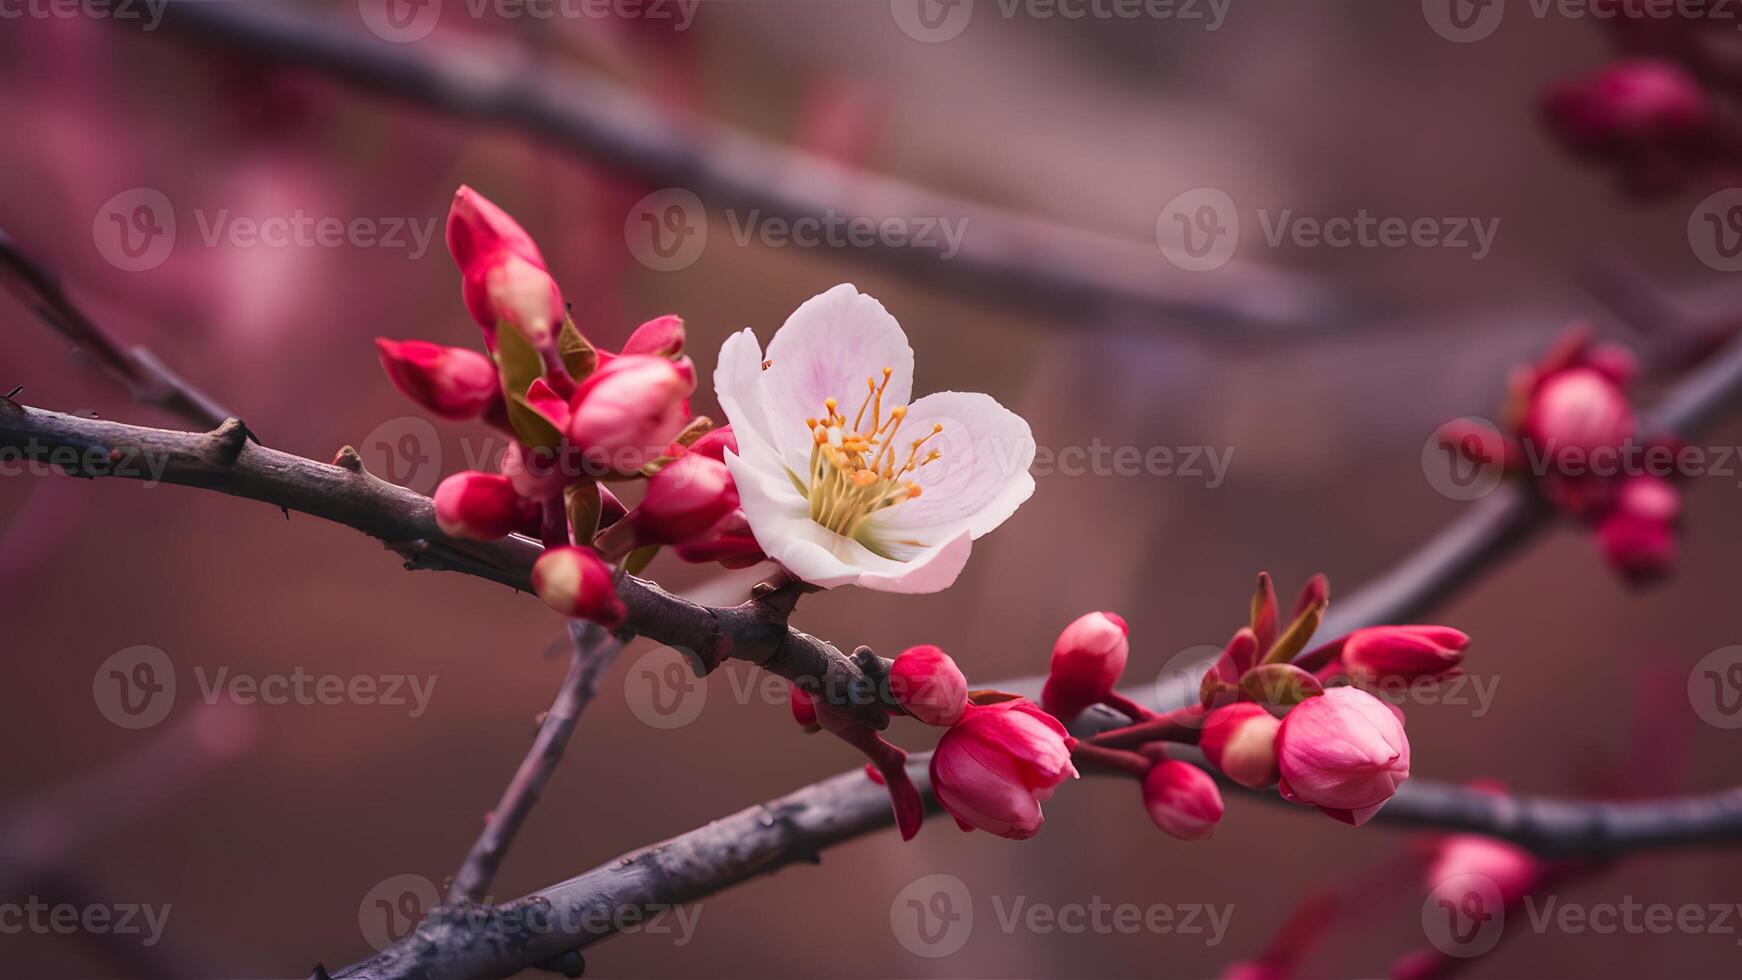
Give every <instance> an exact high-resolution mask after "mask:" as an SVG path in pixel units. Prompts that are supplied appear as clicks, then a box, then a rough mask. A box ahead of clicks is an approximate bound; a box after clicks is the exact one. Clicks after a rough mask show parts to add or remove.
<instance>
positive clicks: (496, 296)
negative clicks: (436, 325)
mask: <svg viewBox="0 0 1742 980" xmlns="http://www.w3.org/2000/svg"><path fill="white" fill-rule="evenodd" d="M461 291H462V294H463V296H464V298H465V300H466V308H467V310H469V311H470V312H471V314H472V319H474V320H476V321H477V322H478V325H479V326H482V327H484V329H485V331H486V332H487V333H489V334H491V335H492V336H494V334H495V331H496V325H497V323H499V322H501V321H504V320H505V321H507V322H508V323H511V324H513V325H514V326H515V327H517V328H519V330H520V333H521V335H522V336H524V337H525V338H526V340H527V342H528V343H530V344H531V345H532V346H533V347H535V348H537V349H538V350H540V351H544V350H548V349H552V348H553V347H554V345H555V343H556V333H557V329H558V328H559V327H561V326H562V322H563V318H564V317H565V316H566V315H567V314H566V312H565V311H564V309H563V294H562V290H560V289H558V288H557V285H556V280H555V279H552V278H551V277H550V273H548V272H546V271H544V269H543V268H541V267H539V266H536V265H533V264H532V263H531V262H528V261H527V260H525V259H523V258H521V257H520V256H518V255H514V254H513V253H510V252H501V253H498V257H497V259H496V260H494V261H491V262H488V263H485V264H482V265H478V266H474V267H473V268H472V269H471V270H468V271H467V272H466V274H465V279H464V280H463V282H462V284H461Z"/></svg>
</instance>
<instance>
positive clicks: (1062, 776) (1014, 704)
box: [931, 698, 1077, 840]
mask: <svg viewBox="0 0 1742 980" xmlns="http://www.w3.org/2000/svg"><path fill="white" fill-rule="evenodd" d="M1075 743H1076V740H1075V739H1073V738H1071V736H1070V735H1069V733H1067V732H1066V731H1065V726H1063V725H1061V724H1059V722H1058V719H1056V718H1054V717H1052V716H1051V715H1049V714H1047V713H1046V712H1044V711H1041V710H1040V709H1039V708H1037V707H1035V706H1034V704H1033V703H1032V702H1030V701H1027V700H1025V699H1022V698H1017V699H1015V700H1011V701H1001V702H999V703H997V704H991V705H983V706H982V705H969V706H968V709H967V711H966V712H965V713H963V715H962V717H961V720H959V721H957V722H956V724H955V725H954V726H952V727H951V728H950V730H949V731H947V732H945V733H944V737H943V738H942V739H941V740H940V741H939V742H938V747H937V751H935V752H933V753H932V757H931V784H932V792H933V793H935V794H936V796H937V800H938V803H940V804H941V805H942V806H943V808H944V809H945V810H946V811H948V812H949V814H950V816H952V817H955V818H956V823H957V824H958V825H960V826H961V828H962V829H963V830H972V829H974V828H976V827H978V828H979V829H981V830H984V831H987V832H988V833H993V834H997V835H998V836H1000V837H1008V838H1010V839H1011V840H1026V839H1028V838H1030V837H1033V836H1034V835H1035V834H1036V833H1038V832H1039V831H1040V825H1041V823H1042V822H1043V821H1044V819H1045V818H1044V815H1043V814H1042V813H1041V809H1040V804H1041V802H1042V801H1044V800H1046V799H1048V798H1050V797H1051V796H1052V794H1053V792H1054V791H1055V790H1056V789H1057V788H1058V785H1059V784H1060V783H1062V782H1064V781H1065V780H1066V779H1074V778H1076V775H1077V770H1076V767H1075V766H1073V765H1071V746H1072V745H1074V744H1075Z"/></svg>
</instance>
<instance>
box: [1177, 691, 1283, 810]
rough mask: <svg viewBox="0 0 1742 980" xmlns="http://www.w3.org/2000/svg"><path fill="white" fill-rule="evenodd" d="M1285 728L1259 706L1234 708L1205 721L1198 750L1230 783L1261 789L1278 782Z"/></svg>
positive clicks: (1245, 704) (1219, 710)
mask: <svg viewBox="0 0 1742 980" xmlns="http://www.w3.org/2000/svg"><path fill="white" fill-rule="evenodd" d="M1281 727H1282V722H1281V721H1280V720H1279V719H1278V718H1277V717H1276V716H1275V715H1272V714H1271V713H1270V712H1269V711H1266V710H1265V709H1264V708H1263V707H1261V706H1259V705H1257V704H1253V703H1252V702H1250V701H1244V702H1241V703H1239V704H1230V705H1227V706H1225V707H1221V708H1217V709H1216V710H1214V711H1212V712H1210V714H1209V717H1207V718H1205V719H1204V730H1203V733H1202V734H1201V735H1200V736H1199V740H1198V747H1199V748H1201V749H1203V751H1204V757H1205V758H1207V759H1209V760H1210V765H1213V766H1215V767H1216V768H1217V769H1220V770H1221V771H1222V772H1223V774H1225V775H1226V776H1227V777H1228V778H1229V779H1232V780H1233V781H1235V782H1236V783H1239V784H1240V785H1242V786H1245V787H1247V788H1248V789H1258V788H1259V787H1262V786H1269V785H1270V784H1272V783H1274V782H1276V778H1277V770H1276V733H1277V730H1278V729H1280V728H1281Z"/></svg>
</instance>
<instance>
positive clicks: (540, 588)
mask: <svg viewBox="0 0 1742 980" xmlns="http://www.w3.org/2000/svg"><path fill="white" fill-rule="evenodd" d="M532 591H534V592H536V593H538V597H539V598H540V599H543V600H544V604H545V605H547V606H549V607H551V608H552V609H555V610H556V611H557V612H559V613H562V614H563V615H564V616H568V617H570V618H572V619H588V620H592V621H593V622H595V623H598V624H599V625H600V626H603V627H605V628H606V629H612V630H614V629H618V628H620V627H621V626H622V625H623V620H624V619H625V618H626V617H627V616H628V610H627V609H625V608H624V606H623V600H622V599H619V598H618V597H617V583H616V581H615V576H613V575H612V574H611V568H610V566H608V565H606V564H605V563H604V562H603V561H600V560H599V556H598V555H595V554H593V552H592V550H591V549H589V548H577V547H575V546H573V545H565V546H563V547H558V548H547V549H546V550H545V552H544V554H542V555H539V556H538V561H536V562H534V563H533V566H532Z"/></svg>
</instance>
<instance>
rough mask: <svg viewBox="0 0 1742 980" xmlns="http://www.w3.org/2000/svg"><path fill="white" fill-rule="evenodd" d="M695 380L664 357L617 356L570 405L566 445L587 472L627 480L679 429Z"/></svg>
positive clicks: (577, 392) (588, 382) (591, 380)
mask: <svg viewBox="0 0 1742 980" xmlns="http://www.w3.org/2000/svg"><path fill="white" fill-rule="evenodd" d="M693 390H695V381H694V378H693V377H691V378H690V379H689V380H687V381H686V380H685V379H684V377H683V375H682V374H681V373H680V372H679V371H678V369H677V367H676V366H675V365H674V364H673V363H672V362H671V361H668V360H666V359H665V358H663V357H648V356H645V355H637V356H632V357H619V358H616V359H614V360H612V361H611V363H610V364H608V365H606V366H605V367H602V368H600V369H599V370H598V371H596V372H594V373H593V374H592V376H591V377H589V378H587V380H586V381H585V382H583V383H582V384H581V387H580V389H579V390H578V391H576V392H575V397H574V398H573V399H572V400H571V401H570V403H569V404H570V406H571V408H572V409H573V415H572V416H571V417H570V419H569V429H568V436H569V441H570V442H571V443H572V444H573V445H574V446H575V448H577V449H578V450H580V452H581V454H582V456H583V458H584V459H585V460H586V462H587V465H588V467H589V468H592V469H594V470H596V471H601V472H605V473H612V474H617V475H620V476H630V475H633V474H634V473H636V472H638V471H639V470H640V469H641V468H642V467H643V466H645V465H647V464H648V463H649V462H651V461H652V460H655V459H658V458H659V457H660V456H661V455H663V454H664V453H665V450H666V448H667V447H668V446H670V445H671V441H672V440H673V439H675V438H677V434H678V433H679V432H681V431H682V430H683V427H684V421H685V419H686V417H687V413H686V412H685V410H684V403H685V401H686V400H687V399H688V397H689V394H690V392H691V391H693Z"/></svg>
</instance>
